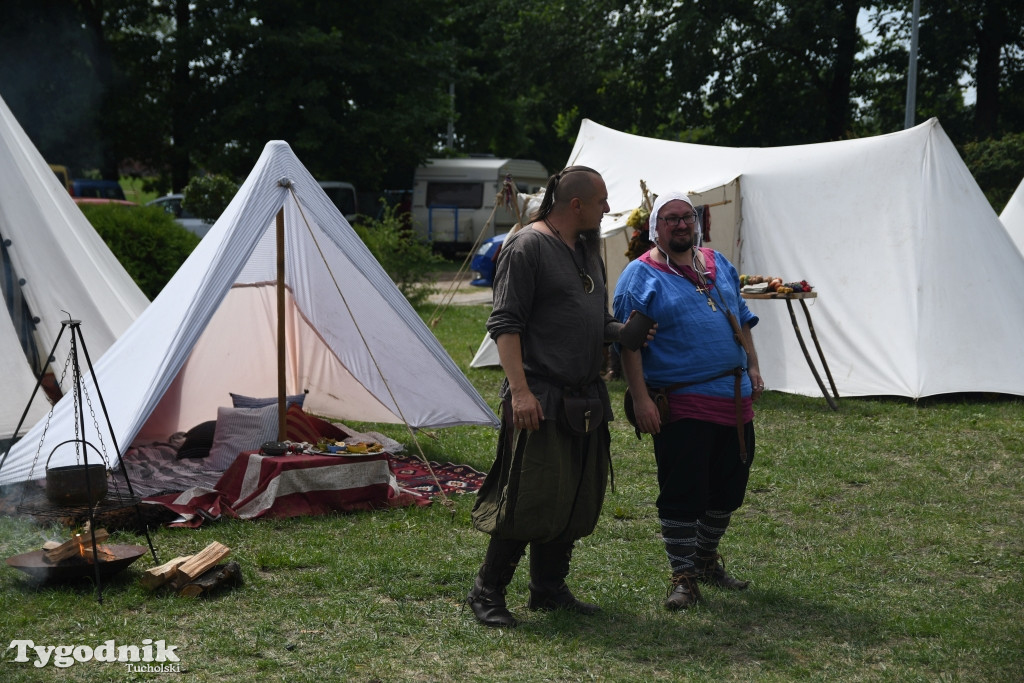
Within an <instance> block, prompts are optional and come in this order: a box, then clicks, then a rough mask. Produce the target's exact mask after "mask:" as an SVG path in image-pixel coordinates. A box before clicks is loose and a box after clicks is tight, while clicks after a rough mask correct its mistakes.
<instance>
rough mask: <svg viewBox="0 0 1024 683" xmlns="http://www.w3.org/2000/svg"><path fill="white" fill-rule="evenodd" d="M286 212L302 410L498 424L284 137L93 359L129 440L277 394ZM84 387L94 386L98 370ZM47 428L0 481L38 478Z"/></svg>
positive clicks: (292, 371)
mask: <svg viewBox="0 0 1024 683" xmlns="http://www.w3.org/2000/svg"><path fill="white" fill-rule="evenodd" d="M281 209H283V211H284V232H285V235H284V239H285V285H286V288H287V296H286V297H285V298H286V309H287V310H286V315H285V320H286V329H287V342H286V361H285V367H286V384H287V393H288V394H296V393H299V392H302V391H307V392H308V395H307V397H306V400H305V405H304V408H305V410H307V411H308V412H312V413H316V414H320V415H325V416H328V417H334V418H339V419H346V420H353V421H368V422H405V423H406V424H408V425H410V426H411V427H413V428H417V429H418V428H426V427H445V426H453V425H460V424H480V425H489V426H492V427H493V426H497V425H498V419H497V417H496V416H495V415H494V413H493V411H492V410H491V409H490V407H489V406H488V405H487V403H486V402H485V401H484V400H483V399H482V398H481V397H480V395H479V394H478V393H477V391H476V389H474V388H473V386H472V384H471V383H470V382H469V380H468V379H467V378H466V377H465V375H464V374H463V373H462V372H461V371H460V370H459V369H458V367H457V366H456V365H455V363H454V362H453V361H452V360H451V358H450V357H449V356H448V354H447V353H446V352H445V350H444V348H443V347H442V346H441V345H440V343H439V342H438V341H437V339H436V337H434V335H433V333H432V332H431V331H430V329H429V328H428V327H427V326H426V325H425V324H424V323H423V321H422V320H421V319H420V317H419V316H418V315H417V313H416V311H415V310H414V309H413V308H412V307H411V306H410V305H409V303H408V301H407V300H406V299H405V297H404V296H403V295H402V294H401V292H399V291H398V288H397V287H395V285H394V283H393V282H392V281H391V279H390V278H389V277H388V275H387V273H385V271H384V269H383V268H381V266H380V264H378V263H377V261H376V260H375V259H374V258H373V256H372V254H371V253H370V251H369V250H368V249H367V248H366V246H365V245H364V244H363V242H362V241H361V240H360V239H359V237H358V236H357V235H356V233H355V231H354V230H352V228H351V226H350V225H349V224H348V223H347V222H346V221H345V219H344V218H343V217H342V215H341V213H339V211H338V209H337V208H336V207H335V206H334V204H333V203H331V201H330V199H329V198H328V197H327V195H326V194H325V193H324V191H323V190H322V189H321V188H320V186H319V185H318V184H317V182H316V181H315V180H314V179H313V177H312V176H311V175H310V174H309V172H308V171H307V170H306V169H305V167H303V165H302V164H301V163H300V162H299V160H298V158H297V157H296V156H295V154H294V153H293V152H292V150H291V148H290V147H289V146H288V145H287V144H286V143H285V142H281V141H274V142H270V143H268V144H267V146H266V148H265V149H264V151H263V154H262V156H261V157H260V159H259V161H258V162H257V163H256V166H255V168H254V169H253V171H252V173H251V174H250V175H249V177H248V179H247V180H246V181H245V183H244V184H243V185H242V187H241V188H240V189H239V191H238V194H237V195H236V196H235V197H234V199H233V200H232V201H231V203H230V204H229V205H228V207H227V209H226V210H225V211H224V213H223V215H222V216H221V217H220V219H218V221H217V222H216V223H215V224H214V226H213V227H212V228H211V229H210V231H209V233H207V235H206V236H205V237H204V238H203V240H202V242H200V244H199V246H198V247H197V248H196V249H195V251H194V252H193V253H192V255H191V256H189V258H188V259H187V260H186V261H185V263H183V264H182V266H181V268H180V269H179V270H178V272H177V273H176V274H175V275H174V277H173V278H171V280H170V282H168V283H167V285H166V287H165V288H164V290H163V291H162V292H161V293H160V295H159V296H158V297H157V298H156V299H155V300H154V301H153V303H152V304H150V306H149V308H148V309H147V310H146V311H145V313H144V314H143V315H142V316H140V317H139V319H138V320H137V321H136V322H135V324H133V325H132V326H131V327H130V328H129V329H128V330H127V332H125V334H124V335H123V336H122V337H121V338H120V339H119V340H118V341H117V342H116V343H115V344H114V345H113V346H112V347H111V349H110V350H109V351H108V352H107V353H106V354H105V355H104V356H103V357H102V358H101V359H100V360H99V361H98V362H96V363H95V365H96V383H98V385H99V391H101V392H102V394H103V397H104V399H105V402H106V405H107V408H108V411H109V415H110V421H111V424H112V431H113V435H114V437H115V438H116V441H117V443H118V444H119V446H120V447H122V448H123V447H124V446H125V445H127V444H129V443H131V442H132V441H133V440H134V439H136V438H139V439H142V438H147V439H156V438H166V436H168V435H169V434H171V433H173V432H175V431H182V430H187V429H189V428H191V427H193V426H195V425H196V424H198V423H199V422H202V421H206V420H212V419H215V418H216V415H217V407H218V406H225V405H231V398H230V396H229V393H240V394H246V395H249V396H256V397H265V396H276V395H277V380H276V378H277V312H276V311H277V309H276V288H275V279H276V260H277V249H276V230H275V216H276V215H277V213H278V211H279V210H281ZM86 390H87V391H88V392H89V393H90V394H95V393H96V386H95V384H94V383H93V382H92V380H91V378H89V380H88V381H87V382H86ZM70 407H71V406H70V401H68V400H66V399H65V400H62V401H61V402H60V403H58V405H57V406H56V407H55V409H54V414H53V419H52V420H51V421H50V424H49V427H48V430H47V440H48V441H49V440H50V439H51V438H52V439H54V442H59V441H61V440H63V439H64V438H69V437H68V436H67V435H68V434H71V433H73V431H72V430H73V427H74V420H73V414H72V411H71V410H70ZM43 426H44V425H43V421H40V422H39V423H37V424H36V425H35V427H33V429H32V431H31V432H29V434H28V436H27V437H26V438H24V439H23V440H22V441H21V442H19V443H18V444H17V445H16V446H15V447H14V449H12V451H11V456H10V460H12V461H13V462H8V463H7V465H6V466H5V467H4V468H3V470H0V483H4V482H9V481H21V480H24V479H26V478H29V471H28V470H29V463H30V462H31V460H32V457H33V453H32V449H34V448H36V445H37V442H38V440H39V435H40V434H41V433H42V429H43ZM106 443H107V444H108V446H109V445H110V443H111V442H110V441H107V442H106ZM68 456H73V453H71V452H70V450H69V453H68ZM65 459H66V458H65ZM54 460H55V462H54V463H53V464H55V465H59V464H70V463H67V462H64V460H63V459H62V460H61V462H56V461H57V460H58V458H56V457H55V459H54ZM111 461H112V462H116V458H111ZM71 463H73V459H72V460H71ZM38 475H39V473H38V472H37V473H35V475H32V476H33V477H34V476H38Z"/></svg>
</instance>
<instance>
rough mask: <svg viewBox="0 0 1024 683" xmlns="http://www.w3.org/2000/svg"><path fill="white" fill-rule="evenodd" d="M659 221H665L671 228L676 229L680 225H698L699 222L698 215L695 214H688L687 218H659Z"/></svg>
mask: <svg viewBox="0 0 1024 683" xmlns="http://www.w3.org/2000/svg"><path fill="white" fill-rule="evenodd" d="M658 219H659V220H663V221H665V222H666V223H668V224H669V227H672V228H675V227H677V226H678V225H679V224H680V223H687V224H690V223H696V222H697V214H695V213H688V214H686V215H685V216H658Z"/></svg>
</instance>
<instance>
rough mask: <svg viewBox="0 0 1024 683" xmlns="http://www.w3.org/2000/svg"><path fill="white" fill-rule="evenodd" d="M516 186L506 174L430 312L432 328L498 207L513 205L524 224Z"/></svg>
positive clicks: (450, 299)
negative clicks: (454, 272)
mask: <svg viewBox="0 0 1024 683" xmlns="http://www.w3.org/2000/svg"><path fill="white" fill-rule="evenodd" d="M515 187H516V185H515V182H514V181H513V180H512V176H511V175H506V176H505V180H504V181H503V182H502V184H501V191H500V192H498V194H496V195H495V196H494V208H492V209H491V215H490V216H488V217H487V220H486V221H485V222H484V226H483V227H482V228H481V229H480V232H479V233H478V234H477V236H476V241H475V242H473V246H472V248H471V249H470V250H469V253H468V254H467V255H466V258H465V260H463V262H462V265H461V266H459V270H458V272H457V273H456V274H455V278H454V279H453V280H452V281H451V282H449V283H448V289H447V290H446V291H445V293H444V295H443V296H442V297H441V300H440V301H439V302H438V303H437V305H436V306H435V307H434V312H433V313H431V314H430V318H429V320H430V327H431V328H434V327H437V324H438V323H439V322H441V314H442V313H444V311H445V310H447V309H448V306H450V305H451V302H452V300H453V299H454V298H455V293H456V291H457V289H458V284H459V283H460V282H462V274H463V273H464V272H465V271H466V270H467V268H468V266H469V264H470V262H471V261H472V259H473V256H474V255H476V252H477V249H479V248H480V243H481V241H482V240H483V236H484V235H485V234H486V233H487V228H488V226H490V224H491V221H492V220H494V214H495V213H496V212H497V211H498V207H499V206H504V207H505V208H508V207H509V206H511V207H512V209H513V211H514V213H515V215H516V225H520V224H522V214H521V213H520V210H519V202H518V201H516V193H515Z"/></svg>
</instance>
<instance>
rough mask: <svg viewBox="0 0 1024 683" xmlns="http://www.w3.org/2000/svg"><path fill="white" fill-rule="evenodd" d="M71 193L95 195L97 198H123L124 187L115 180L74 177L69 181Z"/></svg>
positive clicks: (80, 195) (87, 195)
mask: <svg viewBox="0 0 1024 683" xmlns="http://www.w3.org/2000/svg"><path fill="white" fill-rule="evenodd" d="M71 194H73V195H74V196H75V197H95V198H97V199H121V200H123V199H125V196H124V189H123V188H122V187H121V183H119V182H117V181H116V180H92V179H89V178H75V179H74V180H72V181H71Z"/></svg>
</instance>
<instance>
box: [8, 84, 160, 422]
mask: <svg viewBox="0 0 1024 683" xmlns="http://www.w3.org/2000/svg"><path fill="white" fill-rule="evenodd" d="M0 240H2V241H3V243H4V247H5V249H4V251H5V256H6V258H5V259H4V262H3V264H2V265H0V289H3V294H4V297H3V298H4V301H5V303H6V304H7V305H5V306H0V373H2V374H0V377H2V378H3V392H2V395H0V441H2V440H4V439H7V438H10V437H12V436H13V435H14V429H15V427H16V426H17V424H18V421H19V420H20V418H21V416H22V414H23V413H24V411H25V408H26V406H27V405H28V401H29V397H30V396H31V395H32V390H33V388H34V387H35V385H36V378H35V376H34V375H33V371H34V370H35V371H38V370H41V369H42V366H45V364H46V358H45V356H46V354H48V353H49V352H50V350H51V349H52V348H53V345H54V343H55V342H56V340H57V338H58V335H60V332H61V321H62V320H66V319H67V318H68V316H69V314H70V316H72V317H74V318H77V319H80V320H83V321H85V322H84V324H83V337H84V339H85V340H86V344H87V348H88V350H89V354H90V355H91V356H92V358H93V359H96V358H99V357H100V355H102V354H103V353H104V352H105V351H106V350H107V349H108V348H109V347H110V345H111V344H113V342H114V340H115V339H117V338H118V337H119V336H120V335H121V334H122V333H123V332H124V331H125V330H126V329H128V326H129V325H130V324H131V323H132V321H134V320H135V319H136V318H137V317H138V316H139V315H140V314H141V313H142V311H143V310H144V309H145V308H146V306H147V305H148V303H149V302H148V301H147V299H146V296H145V295H144V294H143V293H142V291H141V290H140V289H139V287H138V285H136V284H135V282H134V281H133V280H132V278H131V276H130V275H128V273H127V272H126V271H125V269H124V268H123V267H122V266H121V264H120V263H119V262H118V261H117V259H116V258H115V257H114V255H113V254H112V253H111V252H110V249H109V248H107V245H106V244H105V243H104V242H103V239H102V238H101V237H100V236H99V235H98V234H97V233H96V231H95V230H94V229H93V227H92V226H91V225H90V224H89V221H88V220H86V218H85V216H84V215H83V214H82V212H81V211H80V210H79V208H78V207H77V206H76V205H75V202H74V200H73V199H72V198H71V196H70V195H69V194H68V191H67V189H65V188H64V186H63V185H61V184H60V182H59V181H58V180H57V178H56V176H55V175H54V173H53V171H51V170H50V167H49V166H48V165H47V163H46V161H45V160H44V159H43V157H42V155H40V154H39V151H38V150H37V149H36V148H35V146H34V145H33V144H32V142H31V140H29V138H28V136H27V135H26V134H25V131H24V130H23V129H22V128H21V126H20V125H19V124H18V122H17V121H16V120H15V118H14V115H13V114H12V113H11V110H10V109H9V108H8V107H7V104H6V103H5V102H4V101H3V99H0ZM22 301H24V303H25V305H26V307H27V308H25V309H23V308H22ZM9 308H13V309H14V315H15V319H12V316H11V315H9V314H8V313H9ZM23 311H26V312H27V316H22V313H23ZM65 311H66V313H65ZM26 317H27V319H26ZM33 319H35V320H33ZM15 320H16V321H17V327H16V325H15ZM19 331H20V332H21V333H22V335H23V336H25V338H26V339H25V341H26V342H27V341H31V342H32V343H34V345H35V348H36V350H37V351H38V355H39V356H40V357H41V366H40V367H37V368H32V367H30V365H29V360H28V358H27V356H26V353H25V351H24V349H23V346H22V338H21V337H19ZM69 348H70V333H69V332H65V334H64V335H63V336H62V337H61V341H60V345H59V347H58V348H57V350H56V353H55V357H56V358H66V357H67V354H68V350H69ZM54 370H55V372H56V374H57V375H58V378H59V375H60V372H61V370H62V367H56V368H54ZM49 407H50V406H49V403H48V402H47V401H46V398H45V396H44V395H43V392H42V391H39V392H38V393H37V395H36V397H35V399H34V400H33V402H32V405H31V406H30V408H29V411H28V417H27V421H26V422H25V425H24V427H23V428H22V431H21V433H24V430H25V429H27V428H28V427H30V426H31V425H32V424H34V423H35V422H36V420H38V419H39V418H40V417H42V416H43V415H44V414H45V413H46V411H47V410H48V409H49Z"/></svg>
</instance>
